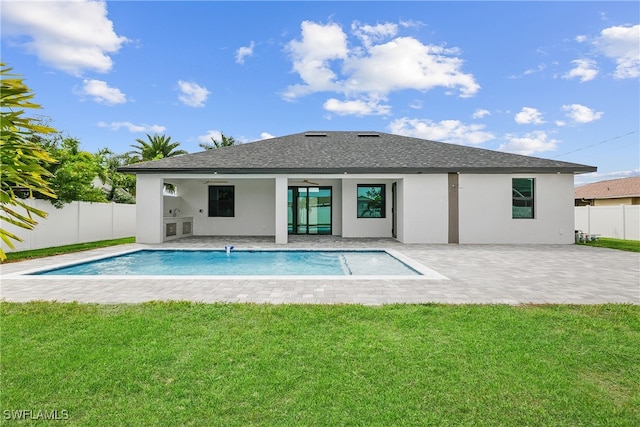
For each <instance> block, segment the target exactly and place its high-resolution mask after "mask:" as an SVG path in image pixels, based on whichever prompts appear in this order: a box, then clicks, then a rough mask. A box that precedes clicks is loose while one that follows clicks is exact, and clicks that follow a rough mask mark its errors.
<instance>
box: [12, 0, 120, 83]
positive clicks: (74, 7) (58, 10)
mask: <svg viewBox="0 0 640 427" xmlns="http://www.w3.org/2000/svg"><path fill="white" fill-rule="evenodd" d="M1 16H2V33H3V36H9V38H11V36H16V39H15V40H12V41H13V42H14V43H16V44H18V45H20V46H22V47H24V48H25V50H26V51H27V52H29V53H31V54H34V55H36V56H37V57H38V59H39V60H40V61H42V62H43V63H45V64H47V65H49V66H51V67H53V68H56V69H59V70H62V71H65V72H67V73H69V74H72V75H75V76H80V75H82V73H83V72H84V71H85V70H92V71H97V72H100V73H106V72H108V71H109V70H111V67H112V66H113V61H112V60H111V57H110V56H109V55H110V54H114V53H116V52H118V50H120V47H121V46H122V44H123V43H125V42H127V41H128V39H127V38H126V37H123V36H119V35H117V34H116V33H115V31H114V29H113V23H112V22H111V21H110V20H109V19H108V18H107V3H106V2H103V1H79V0H75V1H39V2H35V1H20V2H19V1H3V2H2V14H1ZM24 37H26V38H27V41H24V39H23V38H24Z"/></svg>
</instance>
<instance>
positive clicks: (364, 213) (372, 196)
mask: <svg viewBox="0 0 640 427" xmlns="http://www.w3.org/2000/svg"><path fill="white" fill-rule="evenodd" d="M384 187H385V186H384V184H375V185H371V184H358V218H384V217H385V216H386V210H385V198H384Z"/></svg>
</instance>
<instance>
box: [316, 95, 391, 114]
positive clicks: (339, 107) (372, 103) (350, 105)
mask: <svg viewBox="0 0 640 427" xmlns="http://www.w3.org/2000/svg"><path fill="white" fill-rule="evenodd" d="M323 107H324V109H325V110H327V111H329V112H331V113H335V114H337V115H339V116H349V115H353V116H370V115H386V114H389V113H390V112H391V107H390V106H389V105H381V104H379V103H378V102H377V101H376V100H369V101H363V100H356V101H340V100H338V99H335V98H330V99H328V100H327V101H326V102H325V103H324V105H323Z"/></svg>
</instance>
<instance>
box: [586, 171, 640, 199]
mask: <svg viewBox="0 0 640 427" xmlns="http://www.w3.org/2000/svg"><path fill="white" fill-rule="evenodd" d="M621 197H640V176H634V177H631V178H620V179H611V180H608V181H599V182H594V183H591V184H586V185H582V186H580V187H577V188H576V189H575V198H576V199H615V198H621Z"/></svg>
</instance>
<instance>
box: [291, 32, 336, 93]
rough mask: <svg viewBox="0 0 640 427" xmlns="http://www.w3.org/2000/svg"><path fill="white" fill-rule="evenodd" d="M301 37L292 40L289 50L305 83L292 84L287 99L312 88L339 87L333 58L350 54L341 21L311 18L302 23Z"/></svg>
mask: <svg viewBox="0 0 640 427" xmlns="http://www.w3.org/2000/svg"><path fill="white" fill-rule="evenodd" d="M301 29H302V40H300V41H298V40H292V41H290V42H289V44H288V45H287V50H288V52H289V54H290V56H291V59H292V60H293V70H294V71H295V72H297V73H298V75H299V76H300V78H301V79H302V80H303V81H304V83H305V84H298V85H292V86H289V87H288V88H287V90H286V92H285V93H284V94H283V95H284V97H285V99H289V100H292V99H295V98H297V97H300V96H304V95H308V94H310V93H313V92H318V91H327V90H332V91H336V90H339V89H340V86H339V85H338V84H337V83H336V82H335V80H336V74H335V73H334V72H333V71H332V70H331V67H330V61H332V60H336V59H344V58H346V56H347V53H348V49H347V37H346V35H345V34H344V33H343V32H342V28H341V27H340V26H339V25H338V24H327V25H321V24H316V23H315V22H311V21H304V22H303V23H302V24H301Z"/></svg>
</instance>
